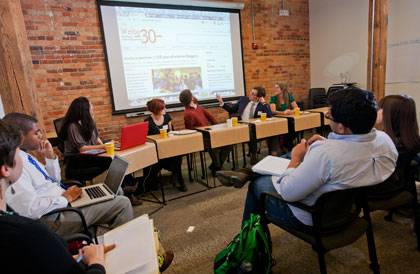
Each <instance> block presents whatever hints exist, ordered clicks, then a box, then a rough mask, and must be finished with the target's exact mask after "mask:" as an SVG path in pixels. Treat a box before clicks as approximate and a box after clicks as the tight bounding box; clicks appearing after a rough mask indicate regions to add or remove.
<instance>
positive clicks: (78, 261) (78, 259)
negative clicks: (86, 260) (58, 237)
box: [76, 254, 83, 263]
mask: <svg viewBox="0 0 420 274" xmlns="http://www.w3.org/2000/svg"><path fill="white" fill-rule="evenodd" d="M82 260H83V255H82V254H80V255H79V256H78V257H77V259H76V262H77V263H80V262H81V261H82Z"/></svg>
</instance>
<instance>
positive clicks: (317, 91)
mask: <svg viewBox="0 0 420 274" xmlns="http://www.w3.org/2000/svg"><path fill="white" fill-rule="evenodd" d="M308 103H309V106H308V107H309V108H310V109H311V108H320V107H326V106H328V100H327V93H326V91H325V88H311V89H309V102H308Z"/></svg>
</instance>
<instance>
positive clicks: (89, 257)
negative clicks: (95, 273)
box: [79, 244, 115, 266]
mask: <svg viewBox="0 0 420 274" xmlns="http://www.w3.org/2000/svg"><path fill="white" fill-rule="evenodd" d="M114 248H115V244H111V245H105V246H104V245H95V244H91V245H87V246H85V247H83V248H82V249H81V250H80V251H79V253H80V254H81V255H83V262H84V263H85V264H87V265H92V264H100V265H103V266H105V253H107V252H109V251H111V250H113V249H114Z"/></svg>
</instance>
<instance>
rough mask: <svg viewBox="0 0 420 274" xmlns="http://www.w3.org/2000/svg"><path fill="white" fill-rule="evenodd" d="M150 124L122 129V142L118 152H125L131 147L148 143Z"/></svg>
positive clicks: (133, 125)
mask: <svg viewBox="0 0 420 274" xmlns="http://www.w3.org/2000/svg"><path fill="white" fill-rule="evenodd" d="M148 129H149V123H148V122H140V123H136V124H132V125H127V126H123V127H122V128H121V142H120V146H119V147H116V150H124V149H127V148H130V147H134V146H139V145H142V144H144V143H146V137H147V131H148Z"/></svg>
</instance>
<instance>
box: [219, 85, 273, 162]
mask: <svg viewBox="0 0 420 274" xmlns="http://www.w3.org/2000/svg"><path fill="white" fill-rule="evenodd" d="M264 97H265V89H264V88H263V87H255V88H253V89H252V90H251V92H250V93H249V96H241V97H239V100H238V101H237V102H236V103H234V104H232V103H225V102H223V99H222V97H221V96H219V95H217V96H216V99H217V100H218V101H219V104H220V106H221V107H222V108H224V109H225V110H227V112H229V114H230V115H231V116H237V117H238V119H239V120H242V121H247V120H249V119H252V118H259V117H261V113H266V115H267V117H268V118H270V117H272V116H273V114H272V112H271V109H270V105H269V104H267V102H266V101H265V99H264ZM267 145H268V149H269V152H270V154H273V155H278V150H279V144H278V142H277V138H269V139H268V140H267ZM249 152H250V154H251V164H255V163H256V162H257V142H256V140H251V142H249Z"/></svg>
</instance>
